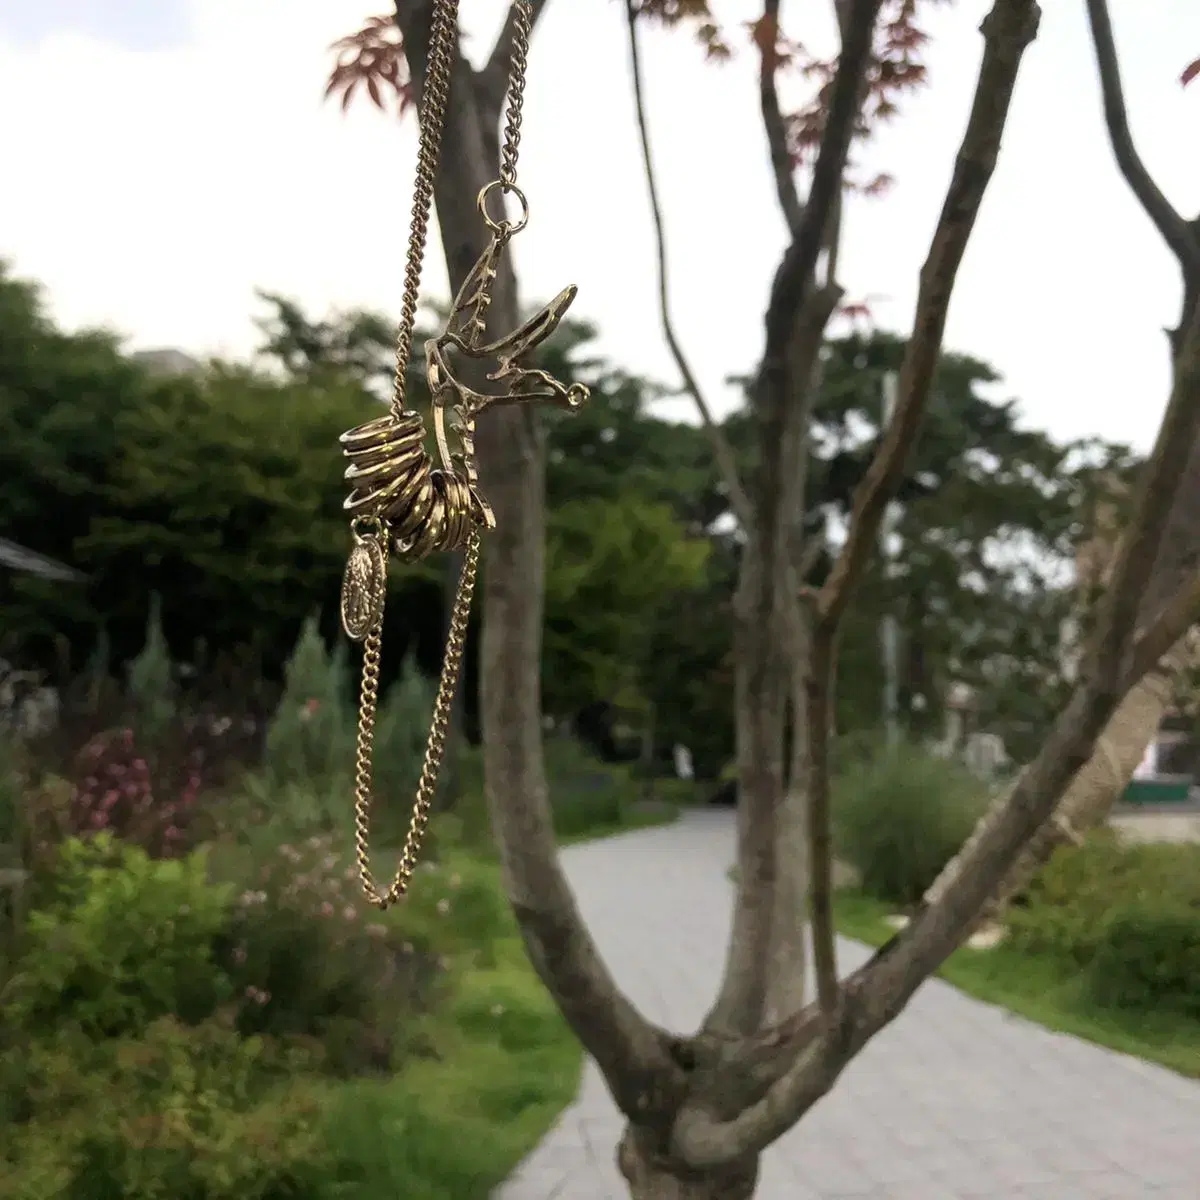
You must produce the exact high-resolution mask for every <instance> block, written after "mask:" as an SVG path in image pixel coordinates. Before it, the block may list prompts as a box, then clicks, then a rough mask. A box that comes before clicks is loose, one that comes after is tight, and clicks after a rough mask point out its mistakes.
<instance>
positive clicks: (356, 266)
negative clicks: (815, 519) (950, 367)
mask: <svg viewBox="0 0 1200 1200" xmlns="http://www.w3.org/2000/svg"><path fill="white" fill-rule="evenodd" d="M1112 3H1113V8H1114V10H1115V12H1114V19H1115V21H1116V27H1117V28H1116V32H1117V38H1118V43H1119V48H1120V50H1121V53H1122V57H1123V66H1124V73H1125V81H1126V90H1127V98H1128V101H1129V106H1130V109H1131V113H1132V121H1133V126H1134V132H1135V136H1136V138H1137V140H1138V143H1139V146H1140V149H1141V151H1142V154H1143V157H1144V158H1145V160H1146V161H1147V163H1148V164H1149V166H1150V168H1151V170H1152V171H1153V172H1154V173H1155V175H1156V177H1157V178H1158V179H1159V181H1160V183H1161V185H1162V187H1163V188H1164V190H1165V191H1166V193H1167V194H1168V196H1169V197H1170V198H1171V199H1172V200H1173V201H1174V202H1175V203H1176V204H1177V205H1178V206H1180V207H1181V208H1182V210H1183V211H1184V212H1185V214H1186V215H1194V213H1195V212H1196V210H1197V209H1198V208H1200V165H1198V162H1200V160H1198V159H1197V155H1196V147H1197V145H1200V137H1198V135H1197V131H1198V129H1200V83H1197V84H1195V85H1193V87H1192V88H1191V89H1189V90H1188V91H1186V92H1185V91H1183V90H1182V89H1181V88H1180V86H1179V83H1178V77H1179V73H1180V71H1181V69H1182V68H1183V66H1184V65H1185V63H1187V62H1188V61H1190V60H1191V59H1192V58H1194V57H1196V55H1198V54H1200V3H1196V0H1112ZM386 7H387V0H378V3H374V4H372V3H370V2H369V0H368V2H365V3H364V0H253V2H251V0H0V163H3V167H4V182H3V184H0V256H3V257H7V258H9V259H11V260H12V261H13V262H14V264H15V266H16V269H17V270H18V272H19V273H21V274H23V275H27V276H31V277H34V278H36V279H38V280H40V281H42V282H43V283H44V284H45V285H46V287H47V289H48V296H49V299H50V302H51V304H52V306H53V310H54V312H55V314H56V316H57V317H58V318H59V319H60V320H61V321H63V322H64V323H65V324H67V325H68V326H76V325H82V324H103V325H107V326H110V327H112V328H115V329H117V330H119V331H121V332H122V333H123V334H125V335H127V336H128V338H129V340H130V343H131V345H132V346H134V347H135V348H145V347H155V346H177V347H180V348H182V349H186V350H188V351H191V352H193V353H195V352H200V353H222V354H229V355H243V354H246V353H248V352H249V351H250V349H251V348H252V346H253V344H254V339H255V331H254V329H253V326H252V323H251V318H252V315H253V313H254V298H253V291H254V289H255V288H256V287H263V288H267V289H270V290H274V291H280V292H283V293H285V294H289V295H292V296H294V297H296V298H298V299H299V300H300V301H301V302H302V303H303V304H304V305H305V306H306V307H307V308H308V310H309V311H310V312H312V313H313V314H314V315H321V314H324V313H325V312H327V311H328V310H329V309H330V308H331V307H350V306H361V307H370V308H376V309H379V310H383V311H389V312H395V311H396V309H397V308H398V302H399V297H400V291H401V278H402V271H403V262H402V254H403V240H404V237H403V234H404V227H405V226H406V224H407V214H408V207H409V197H410V188H411V183H410V178H411V173H412V161H413V152H414V146H415V134H414V131H413V128H412V126H411V124H408V125H405V126H401V125H399V124H398V123H397V122H396V121H395V120H394V118H391V117H385V116H383V115H381V114H379V113H378V112H375V111H373V110H371V109H370V108H368V106H367V105H366V104H365V103H363V104H361V105H358V106H356V107H355V108H354V109H352V111H351V113H350V115H349V116H347V117H343V116H342V115H341V114H340V112H339V110H338V108H337V106H336V105H331V104H323V103H322V100H321V92H322V87H323V83H324V79H325V75H326V71H327V68H328V65H329V57H328V54H327V50H326V47H327V46H328V44H329V43H330V42H331V41H332V40H334V38H336V37H338V36H340V35H342V34H345V33H349V32H352V31H353V30H354V29H356V28H357V27H358V25H359V23H360V21H361V18H362V17H363V16H365V15H368V14H370V13H372V12H374V11H383V10H386ZM828 7H829V6H828V4H824V5H812V4H801V3H799V2H798V0H793V2H792V3H788V4H785V5H784V14H785V21H787V22H788V31H789V32H791V33H793V34H794V35H796V36H799V37H801V38H805V37H807V38H809V39H810V40H813V41H815V42H819V41H820V39H822V38H827V37H828V21H827V18H826V14H825V9H826V8H828ZM987 7H988V5H987V4H986V3H985V2H983V0H958V2H957V3H956V4H954V5H953V6H951V7H949V8H937V9H935V10H934V11H933V12H932V13H931V17H930V22H929V28H930V30H931V32H932V33H934V34H935V42H934V45H933V46H932V47H931V49H930V52H929V55H928V61H929V66H930V74H931V84H930V87H929V88H928V89H927V90H926V91H925V92H924V93H922V94H921V95H920V96H919V97H918V98H916V99H914V100H910V101H908V102H907V103H906V105H905V110H904V114H903V116H902V118H901V120H900V121H899V122H898V123H897V124H896V125H895V126H894V127H892V128H891V129H889V130H888V131H887V132H886V133H885V134H884V135H883V136H882V137H881V138H880V139H879V141H878V143H877V145H876V147H875V148H874V149H873V150H872V151H871V153H870V156H869V158H868V159H867V160H866V161H867V162H868V163H869V165H871V166H873V167H876V168H878V169H883V170H888V171H890V172H891V173H893V174H895V175H896V176H897V179H898V186H897V187H896V188H895V189H894V190H893V191H892V192H891V193H890V194H889V195H888V196H887V198H886V199H884V200H882V201H873V202H872V201H855V202H853V203H852V204H851V205H850V209H849V216H848V229H847V241H846V248H845V251H844V254H843V267H842V275H843V281H844V283H845V285H846V287H847V289H848V291H849V293H850V296H851V298H854V297H863V296H872V297H878V298H880V299H878V300H877V301H876V303H875V313H876V317H877V320H878V321H879V323H880V324H881V325H882V326H884V327H887V328H891V329H894V330H897V331H901V332H902V331H904V330H905V329H906V328H907V326H908V324H909V322H910V320H911V312H912V304H913V299H914V296H915V291H916V281H917V271H918V269H919V267H920V263H921V261H922V259H923V257H924V254H925V250H926V244H927V239H928V236H929V234H930V232H931V230H932V226H933V222H934V220H935V218H936V215H937V212H938V209H939V207H940V204H941V199H942V193H943V190H944V188H945V184H946V181H947V179H948V176H949V172H950V167H951V164H952V161H953V155H954V150H955V147H956V145H957V141H958V138H959V137H960V135H961V132H962V128H963V125H964V122H965V120H966V114H967V111H968V105H969V100H970V92H971V87H972V85H973V81H974V73H975V69H976V66H977V63H978V57H979V53H980V49H981V45H982V41H981V38H980V37H979V35H978V33H977V27H978V24H979V21H980V19H981V17H982V15H983V14H984V12H985V11H986V10H987ZM1043 7H1044V9H1045V10H1046V13H1045V16H1044V18H1043V21H1042V30H1041V34H1040V36H1039V38H1038V40H1037V42H1036V43H1035V44H1034V45H1033V46H1032V47H1031V48H1030V50H1029V52H1028V54H1027V56H1026V62H1025V66H1024V67H1023V69H1022V74H1021V79H1020V83H1019V85H1018V92H1017V97H1016V101H1015V104H1014V108H1013V113H1012V119H1011V120H1010V122H1009V128H1008V135H1007V138H1006V141H1005V144H1004V149H1003V152H1002V155H1001V159H1000V165H999V168H998V170H997V173H996V177H995V179H994V181H993V184H992V187H991V190H990V192H989V194H988V197H987V200H986V203H985V206H984V210H983V213H982V215H981V218H980V221H979V225H978V228H977V232H976V235H975V237H974V239H973V241H972V243H971V247H970V250H969V252H968V255H967V258H966V261H965V262H964V264H963V268H962V271H961V274H960V282H959V287H958V291H957V293H956V296H955V301H954V305H953V308H952V310H951V315H950V322H949V329H948V332H947V346H948V347H949V348H952V349H957V350H962V351H965V352H969V353H972V354H975V355H977V356H979V357H981V358H984V359H987V360H989V361H991V362H992V363H993V364H994V365H995V366H996V367H997V368H998V369H999V370H1000V371H1001V372H1002V373H1003V374H1004V375H1005V376H1006V379H1007V384H1006V388H1005V391H1006V393H1007V394H1011V395H1016V396H1018V397H1020V398H1021V400H1022V402H1023V409H1024V411H1025V413H1026V414H1027V418H1028V420H1029V422H1030V423H1031V424H1036V425H1039V426H1042V427H1044V428H1048V429H1050V430H1051V431H1052V432H1053V433H1055V434H1057V435H1060V436H1076V435H1082V434H1088V433H1096V434H1102V435H1104V436H1107V437H1112V438H1120V439H1126V440H1130V441H1132V442H1134V443H1135V444H1137V445H1139V446H1141V447H1145V446H1147V445H1148V444H1149V442H1150V441H1151V439H1152V438H1153V435H1154V430H1155V425H1156V421H1157V419H1158V417H1159V415H1160V413H1161V411H1162V408H1163V405H1164V403H1165V399H1166V388H1167V363H1166V348H1165V339H1164V337H1163V335H1162V332H1161V330H1162V329H1163V327H1164V326H1166V325H1168V324H1171V323H1173V322H1174V320H1175V315H1176V306H1177V304H1178V298H1179V285H1178V280H1177V277H1176V271H1175V267H1174V263H1173V261H1172V259H1171V258H1170V255H1169V253H1168V252H1167V251H1166V250H1165V248H1164V247H1163V246H1162V244H1161V242H1160V241H1159V239H1158V237H1157V234H1156V233H1155V232H1154V231H1153V229H1152V228H1151V227H1150V225H1149V224H1148V222H1147V221H1146V219H1145V218H1144V217H1143V216H1142V214H1141V212H1140V210H1139V209H1138V208H1137V206H1136V204H1135V202H1134V201H1133V199H1132V198H1131V197H1130V195H1129V194H1128V192H1127V190H1126V188H1125V185H1124V183H1123V182H1122V181H1121V180H1120V178H1119V176H1118V174H1117V171H1116V168H1115V165H1114V164H1113V162H1112V160H1111V156H1110V152H1109V149H1108V145H1107V142H1106V140H1105V137H1104V132H1103V128H1102V124H1101V108H1100V102H1099V97H1098V92H1097V86H1096V82H1095V78H1094V70H1093V65H1092V58H1091V51H1090V45H1089V42H1088V38H1087V30H1086V25H1085V19H1084V13H1083V0H1044V3H1043ZM717 8H718V11H719V12H720V13H721V14H722V15H724V16H725V17H727V18H729V19H732V20H743V19H749V18H751V17H753V16H755V15H756V14H757V11H758V5H757V4H751V3H746V2H745V0H728V2H726V3H724V4H718V5H717ZM501 11H502V8H501V6H500V5H498V4H495V3H494V2H493V0H488V2H485V0H474V2H472V0H464V4H463V12H464V23H465V25H466V27H467V29H468V30H471V31H473V32H477V38H476V39H475V40H474V43H473V44H475V45H477V46H478V47H479V52H480V53H482V52H483V50H484V49H485V48H486V47H485V43H486V42H487V41H488V40H489V39H490V36H491V34H492V32H493V30H494V28H495V26H496V25H497V24H498V21H499V13H500V12H501ZM1135 13H1136V14H1137V16H1138V17H1140V24H1138V23H1137V19H1136V18H1135V16H1134V14H1135ZM806 20H807V21H808V22H809V24H808V26H806V25H805V24H804V22H805V21H806ZM644 58H645V66H646V73H647V77H648V78H647V85H648V92H649V98H650V112H651V122H652V135H653V138H654V142H655V148H656V153H657V157H658V161H659V171H660V176H661V186H662V188H663V191H664V195H665V204H666V211H667V217H668V222H669V230H668V233H669V238H670V244H671V263H672V270H673V272H674V280H673V285H672V286H673V295H674V308H675V311H676V319H677V323H678V326H679V330H680V333H681V335H682V337H683V340H684V342H685V344H686V346H687V347H688V348H689V350H690V353H691V355H692V356H693V358H694V361H695V364H696V366H697V368H698V372H699V375H700V378H701V380H702V382H703V383H704V384H705V385H706V386H707V388H708V390H709V391H710V393H712V395H713V397H714V399H716V401H717V405H718V408H720V407H722V406H723V405H726V404H728V403H730V402H731V401H732V393H730V392H729V391H728V390H727V389H725V388H724V386H723V383H722V381H723V379H724V377H725V376H726V375H728V374H731V373H735V372H744V371H746V370H747V369H749V368H750V367H751V366H752V365H753V363H754V361H755V359H756V357H757V355H758V352H759V349H760V342H761V318H762V310H763V306H764V302H765V297H766V292H767V286H768V283H769V280H770V277H771V273H772V271H773V268H774V265H775V262H776V260H777V257H778V255H779V252H780V250H781V247H782V244H783V226H782V221H781V218H780V217H779V214H778V210H777V206H776V203H775V200H774V194H773V191H772V188H771V185H770V180H769V175H768V167H767V160H766V154H765V148H764V143H763V137H762V134H761V130H760V126H759V122H758V116H757V100H756V94H755V91H756V89H755V81H754V64H753V61H752V57H751V56H750V55H749V54H748V53H747V54H744V55H743V56H741V60H740V61H739V62H736V63H734V64H733V65H729V66H725V67H722V68H714V67H711V66H708V65H706V64H704V63H703V61H702V59H701V55H700V53H699V51H698V49H697V48H695V47H694V45H693V44H692V43H691V40H690V38H688V37H686V36H683V35H678V34H677V35H673V36H672V35H663V34H658V35H653V34H652V35H650V36H648V37H647V38H646V41H645V53H644ZM1189 146H1190V147H1191V149H1190V150H1189V149H1188V147H1189ZM522 155H523V157H522V167H521V179H522V184H523V185H524V186H525V187H526V189H527V191H528V193H529V195H530V198H531V202H532V206H533V221H532V223H531V225H530V227H529V229H528V230H527V231H526V232H525V233H524V234H523V235H522V237H521V238H520V239H518V241H517V243H516V247H517V248H516V254H517V263H518V268H519V271H520V276H521V280H522V286H523V288H524V292H525V295H526V298H527V299H530V300H532V299H539V298H545V297H548V296H549V295H551V294H553V293H554V292H556V291H557V290H558V289H559V288H560V287H562V286H563V284H565V283H567V282H570V281H574V282H576V283H578V284H579V286H580V296H579V299H578V301H577V302H576V312H577V313H578V314H580V315H583V316H587V317H589V318H592V319H593V320H595V321H596V322H597V324H598V325H599V326H600V329H601V332H602V335H603V348H604V350H605V351H606V352H607V353H608V354H609V355H610V356H611V357H612V358H613V359H614V360H615V361H616V362H618V363H619V364H620V365H622V366H625V367H627V368H630V369H634V370H639V371H645V372H647V373H649V374H652V375H655V376H657V377H659V378H661V379H663V380H664V381H666V382H668V383H673V382H675V376H674V372H673V369H672V367H671V363H670V360H669V358H668V357H667V355H666V353H665V350H664V349H663V346H662V340H661V335H660V332H659V328H658V320H657V315H656V307H655V276H654V261H653V244H652V240H651V228H650V221H649V216H648V211H647V205H646V196H645V189H644V186H643V183H642V178H641V171H640V165H639V160H638V150H637V142H636V137H635V130H634V126H633V119H632V108H631V99H630V88H629V77H628V63H627V55H626V47H625V33H624V25H623V6H622V5H621V4H620V3H618V2H617V0H553V3H551V4H550V6H549V8H548V11H547V13H546V16H545V18H544V20H543V23H542V24H541V25H540V27H539V29H538V31H537V33H536V35H535V41H534V46H533V52H532V55H531V74H530V81H529V89H528V94H527V116H526V124H525V136H524V138H523V141H522ZM427 279H428V284H429V287H428V294H429V295H431V296H432V295H443V294H444V292H445V286H446V285H445V272H444V268H443V267H442V264H441V262H440V261H439V256H438V255H434V256H433V257H432V259H431V262H430V268H429V269H428V275H427Z"/></svg>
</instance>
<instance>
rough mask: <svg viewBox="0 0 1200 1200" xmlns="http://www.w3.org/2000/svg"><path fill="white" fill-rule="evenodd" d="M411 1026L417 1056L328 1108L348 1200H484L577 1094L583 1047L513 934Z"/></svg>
mask: <svg viewBox="0 0 1200 1200" xmlns="http://www.w3.org/2000/svg"><path fill="white" fill-rule="evenodd" d="M419 1033H420V1036H421V1039H422V1041H423V1042H424V1043H425V1044H426V1045H427V1046H428V1047H429V1052H428V1054H427V1056H426V1057H423V1058H421V1059H419V1060H415V1061H412V1062H410V1063H408V1064H407V1065H406V1066H405V1068H404V1070H403V1072H402V1074H401V1075H400V1076H399V1077H398V1078H397V1079H395V1080H388V1081H371V1082H356V1083H351V1084H346V1085H343V1086H342V1087H341V1088H340V1089H339V1091H338V1093H337V1095H336V1097H335V1099H334V1101H333V1103H332V1105H331V1109H330V1113H329V1117H328V1127H327V1136H328V1138H329V1142H330V1144H331V1145H332V1146H334V1147H336V1149H337V1154H338V1157H339V1159H340V1163H341V1169H340V1174H341V1176H342V1178H343V1180H344V1181H345V1190H344V1192H343V1191H339V1196H343V1195H344V1196H345V1198H346V1200H383V1198H384V1197H392V1196H403V1197H404V1198H405V1200H444V1198H445V1197H449V1196H453V1197H454V1198H455V1200H486V1198H487V1197H488V1196H489V1195H490V1194H491V1192H492V1190H493V1189H494V1188H495V1187H497V1186H498V1185H499V1184H500V1183H502V1182H503V1181H504V1179H505V1178H507V1177H508V1175H509V1174H510V1173H511V1172H512V1170H513V1168H514V1167H515V1166H516V1165H517V1163H518V1162H520V1160H521V1159H522V1158H523V1157H524V1156H525V1154H526V1153H527V1152H528V1151H529V1150H530V1149H532V1147H533V1146H535V1145H536V1144H537V1143H538V1142H539V1141H540V1140H541V1138H542V1136H543V1135H544V1134H545V1133H546V1131H547V1130H548V1129H549V1128H550V1126H551V1125H552V1124H553V1122H554V1120H555V1118H556V1117H557V1116H558V1114H559V1113H560V1112H561V1111H562V1109H563V1108H564V1107H566V1105H567V1104H569V1103H570V1101H571V1100H572V1099H573V1098H574V1096H575V1093H576V1091H577V1089H578V1086H579V1077H580V1070H581V1067H582V1052H581V1050H580V1048H579V1045H578V1043H577V1042H576V1041H575V1039H574V1037H573V1036H572V1034H571V1032H570V1030H569V1029H568V1028H567V1026H566V1023H565V1022H564V1021H563V1020H562V1018H561V1017H560V1016H559V1014H558V1012H557V1010H556V1009H555V1007H554V1003H553V1001H552V1000H551V999H550V997H549V995H547V993H546V991H545V989H544V988H543V987H542V985H541V983H540V982H539V981H538V980H537V978H536V977H535V976H534V974H533V971H532V970H531V968H530V967H529V965H528V963H527V962H526V961H525V957H524V954H523V952H522V950H521V946H520V943H519V941H518V940H517V939H516V938H515V937H512V936H509V937H506V938H504V939H503V941H502V942H501V943H500V944H499V945H498V947H497V956H496V965H495V966H494V967H491V968H488V969H484V970H481V969H478V968H473V969H471V970H469V971H464V972H463V973H462V974H461V975H460V977H459V979H458V981H457V986H456V987H455V989H454V993H453V996H452V998H451V999H450V1001H449V1003H448V1005H447V1007H446V1008H445V1009H444V1010H443V1011H441V1012H438V1013H434V1014H432V1015H431V1016H430V1017H429V1018H427V1019H426V1021H425V1023H424V1024H423V1026H422V1028H421V1029H420V1031H419Z"/></svg>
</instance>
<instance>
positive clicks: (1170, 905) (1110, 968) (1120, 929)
mask: <svg viewBox="0 0 1200 1200" xmlns="http://www.w3.org/2000/svg"><path fill="white" fill-rule="evenodd" d="M1088 975H1089V982H1090V984H1091V989H1092V994H1093V995H1094V996H1095V998H1096V1000H1097V1001H1098V1002H1099V1003H1100V1004H1103V1005H1106V1006H1108V1007H1112V1008H1122V1009H1132V1010H1134V1011H1139V1012H1153V1011H1155V1010H1161V1009H1163V1008H1171V1009H1176V1010H1178V1011H1179V1012H1181V1013H1185V1014H1187V1015H1188V1016H1191V1017H1200V907H1196V906H1189V905H1187V904H1184V903H1181V902H1180V900H1179V899H1178V898H1177V897H1173V896H1161V895H1160V896H1158V897H1156V898H1155V899H1145V900H1140V901H1134V902H1131V903H1127V904H1123V905H1121V906H1120V907H1118V908H1116V909H1114V910H1113V911H1112V912H1111V913H1110V914H1109V916H1108V919H1107V920H1106V921H1105V922H1104V924H1103V926H1102V929H1101V933H1100V936H1099V938H1098V944H1097V947H1096V957H1095V958H1094V959H1093V960H1092V964H1091V968H1090V970H1089V972H1088Z"/></svg>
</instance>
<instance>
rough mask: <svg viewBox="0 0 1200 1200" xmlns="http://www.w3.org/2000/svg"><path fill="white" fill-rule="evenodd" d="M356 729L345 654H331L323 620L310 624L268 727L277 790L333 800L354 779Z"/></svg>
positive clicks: (269, 762) (269, 764)
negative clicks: (290, 787) (297, 789)
mask: <svg viewBox="0 0 1200 1200" xmlns="http://www.w3.org/2000/svg"><path fill="white" fill-rule="evenodd" d="M353 744H354V728H353V713H352V711H351V709H350V706H349V681H348V677H347V672H346V663H345V658H344V656H343V654H342V653H341V652H340V650H339V652H336V653H334V654H332V655H331V654H330V653H329V651H328V649H327V647H326V645H325V640H324V639H323V638H322V637H321V632H320V629H319V628H318V626H317V619H316V618H315V617H310V618H309V619H308V620H307V621H305V622H304V625H303V627H302V628H301V631H300V637H299V640H298V641H297V642H296V647H295V649H294V650H293V651H292V656H291V658H290V659H288V662H287V666H286V668H285V682H284V689H283V696H282V698H281V699H280V701H279V707H278V709H277V710H276V712H275V715H274V716H273V717H272V719H271V722H270V724H269V726H268V727H267V739H266V750H265V753H264V758H263V765H264V766H265V768H266V771H267V774H268V776H269V777H270V778H271V780H272V782H274V783H275V784H276V785H286V784H299V785H300V786H302V787H304V788H306V789H308V790H309V791H310V792H311V793H312V794H314V795H328V794H330V793H331V792H332V791H333V789H334V788H335V787H337V786H338V784H339V783H343V782H344V781H345V780H347V779H348V778H349V777H350V774H351V771H352V769H353V760H352V758H351V755H352V753H353Z"/></svg>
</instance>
